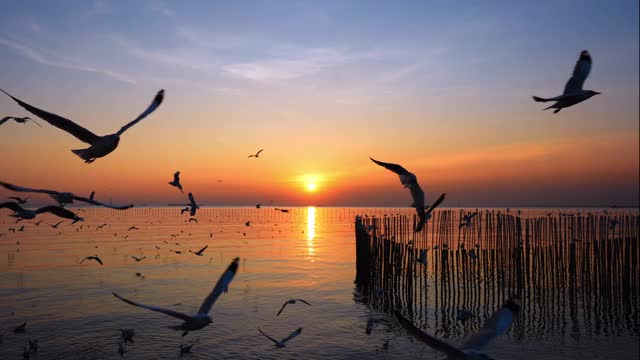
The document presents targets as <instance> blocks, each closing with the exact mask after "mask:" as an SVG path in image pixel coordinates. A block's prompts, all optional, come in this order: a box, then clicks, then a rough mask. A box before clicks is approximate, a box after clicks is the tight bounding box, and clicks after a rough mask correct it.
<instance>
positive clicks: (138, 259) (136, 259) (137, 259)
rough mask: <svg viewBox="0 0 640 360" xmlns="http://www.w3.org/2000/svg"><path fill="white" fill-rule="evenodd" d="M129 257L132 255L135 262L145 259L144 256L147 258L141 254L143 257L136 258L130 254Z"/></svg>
mask: <svg viewBox="0 0 640 360" xmlns="http://www.w3.org/2000/svg"><path fill="white" fill-rule="evenodd" d="M131 257H132V258H133V260H135V261H136V262H140V261H142V260H144V259H146V258H147V257H146V256H143V257H141V258H137V257H135V256H131Z"/></svg>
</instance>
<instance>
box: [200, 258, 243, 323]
mask: <svg viewBox="0 0 640 360" xmlns="http://www.w3.org/2000/svg"><path fill="white" fill-rule="evenodd" d="M239 262H240V258H235V259H233V261H232V262H231V264H229V267H227V270H225V272H224V273H222V275H221V276H220V279H218V282H217V283H216V286H215V287H214V288H213V291H211V293H210V294H209V296H207V298H206V299H204V302H203V303H202V305H201V306H200V309H198V314H207V313H209V310H211V307H212V306H213V304H214V303H215V302H216V300H217V299H218V297H220V295H221V294H222V293H223V292H224V291H225V290H226V289H227V287H228V286H229V284H230V283H231V280H233V277H234V276H235V275H236V272H237V271H238V263H239Z"/></svg>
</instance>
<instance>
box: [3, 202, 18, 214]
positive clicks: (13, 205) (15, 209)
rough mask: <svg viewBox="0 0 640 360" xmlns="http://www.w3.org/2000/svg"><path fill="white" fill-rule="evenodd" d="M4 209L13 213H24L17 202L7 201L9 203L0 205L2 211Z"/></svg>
mask: <svg viewBox="0 0 640 360" xmlns="http://www.w3.org/2000/svg"><path fill="white" fill-rule="evenodd" d="M2 208H6V209H9V210H11V211H13V212H21V211H24V209H23V208H22V206H20V204H18V203H17V202H15V201H7V202H3V203H0V209H2Z"/></svg>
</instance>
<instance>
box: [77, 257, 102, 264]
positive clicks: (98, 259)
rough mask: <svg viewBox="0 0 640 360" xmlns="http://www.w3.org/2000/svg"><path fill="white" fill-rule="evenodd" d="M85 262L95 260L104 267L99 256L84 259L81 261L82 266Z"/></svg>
mask: <svg viewBox="0 0 640 360" xmlns="http://www.w3.org/2000/svg"><path fill="white" fill-rule="evenodd" d="M85 260H95V261H97V262H98V263H99V264H100V265H104V264H103V263H102V260H100V258H99V257H98V255H94V256H87V257H85V258H84V259H82V261H80V264H82V263H83V262H84V261H85Z"/></svg>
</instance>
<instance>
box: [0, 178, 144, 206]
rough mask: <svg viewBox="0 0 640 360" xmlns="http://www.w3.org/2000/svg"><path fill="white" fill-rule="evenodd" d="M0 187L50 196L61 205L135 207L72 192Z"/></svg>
mask: <svg viewBox="0 0 640 360" xmlns="http://www.w3.org/2000/svg"><path fill="white" fill-rule="evenodd" d="M0 186H2V187H4V188H6V189H8V190H11V191H17V192H31V193H41V194H48V195H50V196H51V197H53V198H54V199H56V201H58V202H59V203H60V204H70V203H72V202H73V201H74V200H77V201H82V202H86V203H89V204H93V205H98V206H104V207H108V208H111V209H116V210H126V209H129V208H132V207H133V205H122V206H117V205H115V206H114V205H109V204H105V203H101V202H99V201H96V200H93V199H89V198H86V197H83V196H77V195H74V194H72V193H70V192H60V191H54V190H46V189H32V188H26V187H21V186H17V185H13V184H9V183H6V182H4V181H0Z"/></svg>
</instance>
